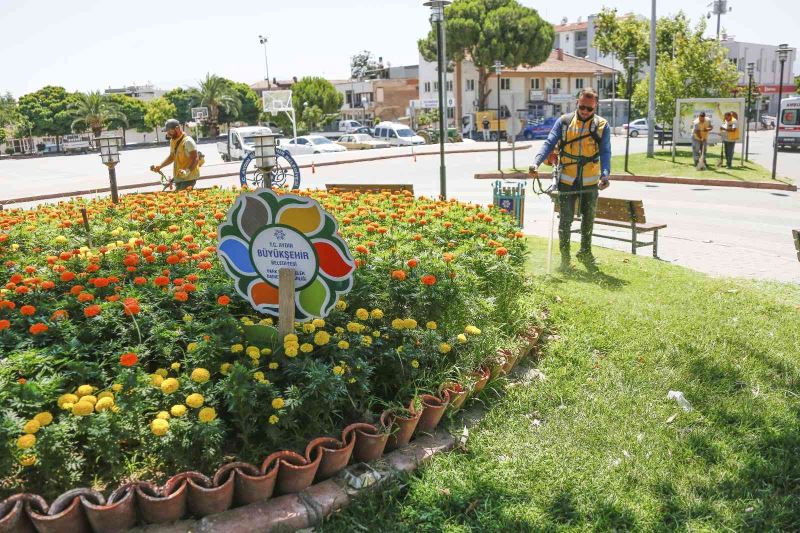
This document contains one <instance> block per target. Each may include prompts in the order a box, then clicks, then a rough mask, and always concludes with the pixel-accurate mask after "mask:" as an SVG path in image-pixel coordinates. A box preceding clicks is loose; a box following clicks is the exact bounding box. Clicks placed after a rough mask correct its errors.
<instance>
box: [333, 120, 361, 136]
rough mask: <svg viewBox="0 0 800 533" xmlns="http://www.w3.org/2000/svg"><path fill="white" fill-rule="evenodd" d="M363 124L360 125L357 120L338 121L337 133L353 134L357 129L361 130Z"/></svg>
mask: <svg viewBox="0 0 800 533" xmlns="http://www.w3.org/2000/svg"><path fill="white" fill-rule="evenodd" d="M363 127H364V126H363V124H361V123H360V122H359V121H357V120H340V121H339V131H340V132H342V133H353V132H354V131H356V130H357V129H358V128H363Z"/></svg>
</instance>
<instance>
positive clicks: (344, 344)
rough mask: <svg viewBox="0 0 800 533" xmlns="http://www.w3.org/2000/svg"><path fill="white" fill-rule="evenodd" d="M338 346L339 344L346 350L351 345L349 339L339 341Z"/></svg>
mask: <svg viewBox="0 0 800 533" xmlns="http://www.w3.org/2000/svg"><path fill="white" fill-rule="evenodd" d="M336 346H338V347H339V348H341V349H342V350H346V349H348V348H349V347H350V343H349V342H347V341H339V343H338V344H337V345H336Z"/></svg>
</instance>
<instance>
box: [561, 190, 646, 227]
mask: <svg viewBox="0 0 800 533" xmlns="http://www.w3.org/2000/svg"><path fill="white" fill-rule="evenodd" d="M555 204H556V212H558V202H557V201H556V203H555ZM575 213H576V214H579V213H580V209H576V210H575ZM595 216H596V217H597V218H603V219H606V220H616V221H619V222H631V221H634V222H636V223H637V224H644V223H646V222H647V219H646V218H645V216H644V204H643V203H642V201H641V200H624V199H622V198H606V197H605V196H600V197H598V198H597V213H595Z"/></svg>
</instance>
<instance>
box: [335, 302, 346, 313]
mask: <svg viewBox="0 0 800 533" xmlns="http://www.w3.org/2000/svg"><path fill="white" fill-rule="evenodd" d="M336 309H338V310H339V311H344V310H345V309H347V304H346V303H345V302H344V300H339V301H338V302H336Z"/></svg>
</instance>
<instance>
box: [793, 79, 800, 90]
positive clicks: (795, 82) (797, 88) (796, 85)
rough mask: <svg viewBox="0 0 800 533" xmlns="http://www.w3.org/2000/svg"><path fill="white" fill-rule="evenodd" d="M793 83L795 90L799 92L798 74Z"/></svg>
mask: <svg viewBox="0 0 800 533" xmlns="http://www.w3.org/2000/svg"><path fill="white" fill-rule="evenodd" d="M794 84H795V87H796V89H795V92H797V93H800V76H796V77H795V79H794Z"/></svg>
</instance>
